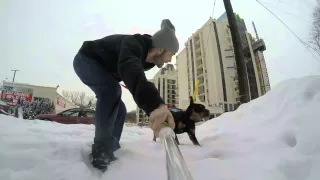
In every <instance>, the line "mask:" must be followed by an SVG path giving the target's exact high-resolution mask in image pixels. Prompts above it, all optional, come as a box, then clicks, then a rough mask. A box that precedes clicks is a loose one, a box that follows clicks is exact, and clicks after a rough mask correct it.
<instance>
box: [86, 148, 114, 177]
mask: <svg viewBox="0 0 320 180" xmlns="http://www.w3.org/2000/svg"><path fill="white" fill-rule="evenodd" d="M91 157H92V160H91V163H92V165H93V167H95V168H97V169H100V170H102V171H106V170H107V169H108V165H109V164H110V162H112V161H115V160H116V159H117V158H116V157H115V156H114V154H113V150H112V149H108V147H107V146H105V145H103V144H98V143H95V144H93V145H92V154H91Z"/></svg>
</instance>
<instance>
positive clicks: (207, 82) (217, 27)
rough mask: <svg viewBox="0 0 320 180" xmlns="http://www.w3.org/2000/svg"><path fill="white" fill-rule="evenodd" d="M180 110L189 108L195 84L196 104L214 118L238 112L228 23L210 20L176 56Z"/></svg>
mask: <svg viewBox="0 0 320 180" xmlns="http://www.w3.org/2000/svg"><path fill="white" fill-rule="evenodd" d="M177 69H178V79H179V81H178V82H179V107H180V108H182V109H184V108H186V107H187V106H188V102H189V96H192V95H193V92H194V89H195V85H196V81H197V80H199V81H200V84H199V89H198V93H197V102H201V103H203V104H205V105H206V106H207V107H208V109H209V110H210V112H211V114H212V116H213V117H216V116H218V115H220V114H222V113H223V112H225V111H232V110H234V109H236V108H237V104H238V103H239V102H238V97H239V90H238V89H239V88H238V84H237V77H236V64H235V59H234V53H233V44H232V39H231V33H230V30H229V28H228V23H227V22H223V21H218V20H215V19H211V18H210V19H209V20H208V21H207V22H206V23H205V24H204V25H203V26H202V27H201V28H200V29H198V30H197V31H196V32H195V33H193V34H192V36H191V37H190V38H189V39H188V40H187V42H186V43H185V48H184V49H183V50H182V51H181V52H180V53H179V54H178V55H177Z"/></svg>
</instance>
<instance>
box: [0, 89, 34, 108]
mask: <svg viewBox="0 0 320 180" xmlns="http://www.w3.org/2000/svg"><path fill="white" fill-rule="evenodd" d="M19 99H21V100H24V101H27V102H31V101H32V93H25V92H16V91H8V90H2V101H4V102H5V103H7V104H8V105H10V106H15V105H16V104H17V102H18V100H19Z"/></svg>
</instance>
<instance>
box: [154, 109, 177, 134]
mask: <svg viewBox="0 0 320 180" xmlns="http://www.w3.org/2000/svg"><path fill="white" fill-rule="evenodd" d="M149 120H150V127H151V129H152V130H153V131H154V134H155V135H156V137H159V133H160V130H161V128H163V127H165V125H164V122H165V121H167V122H168V126H169V127H170V128H171V129H174V127H175V123H174V120H173V116H172V114H171V112H170V111H169V109H168V107H167V106H166V105H164V104H162V105H160V106H159V107H158V108H157V109H155V110H153V111H152V112H151V113H150V117H149Z"/></svg>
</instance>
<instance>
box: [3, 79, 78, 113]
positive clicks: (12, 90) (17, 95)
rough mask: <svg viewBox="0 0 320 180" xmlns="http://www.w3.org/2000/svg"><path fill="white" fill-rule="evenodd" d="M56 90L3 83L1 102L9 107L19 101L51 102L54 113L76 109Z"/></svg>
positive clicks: (55, 88) (53, 88) (54, 88)
mask: <svg viewBox="0 0 320 180" xmlns="http://www.w3.org/2000/svg"><path fill="white" fill-rule="evenodd" d="M57 88H58V87H45V86H36V85H30V84H24V83H13V82H7V81H3V84H2V87H1V100H2V101H3V102H5V103H6V104H8V105H10V106H15V105H16V104H17V102H18V100H19V99H23V100H24V101H26V102H33V101H43V102H48V103H49V102H50V103H52V102H53V104H54V106H55V112H56V113H59V112H61V111H63V110H66V109H70V108H75V107H78V106H76V105H74V104H72V103H71V102H69V101H68V100H66V99H65V98H64V97H62V96H61V95H60V94H58V93H57Z"/></svg>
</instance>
